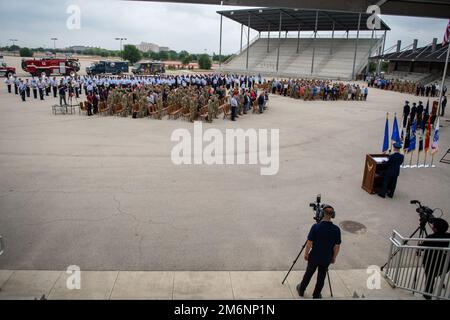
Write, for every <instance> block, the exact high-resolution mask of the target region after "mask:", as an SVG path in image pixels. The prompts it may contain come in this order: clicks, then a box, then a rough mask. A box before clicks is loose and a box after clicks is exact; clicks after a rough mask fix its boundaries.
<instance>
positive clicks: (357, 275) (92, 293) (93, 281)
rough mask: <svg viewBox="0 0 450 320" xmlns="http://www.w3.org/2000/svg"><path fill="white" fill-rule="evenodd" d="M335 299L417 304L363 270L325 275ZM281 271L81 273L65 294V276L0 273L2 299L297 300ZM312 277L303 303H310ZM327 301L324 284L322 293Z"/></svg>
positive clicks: (294, 279) (294, 278)
mask: <svg viewBox="0 0 450 320" xmlns="http://www.w3.org/2000/svg"><path fill="white" fill-rule="evenodd" d="M329 274H330V279H331V285H332V290H333V297H334V299H354V298H361V299H421V297H420V296H417V295H413V294H411V293H408V292H406V291H403V290H401V289H393V288H391V287H390V286H389V285H388V284H387V283H386V281H385V280H384V279H383V278H382V281H381V287H380V288H379V289H372V290H370V289H368V288H367V285H366V281H367V277H368V274H367V273H366V270H362V269H361V270H330V272H329ZM284 276H285V272H282V271H175V272H172V271H137V272H135V271H81V281H80V289H79V290H78V289H73V290H69V289H67V286H66V282H67V279H68V277H69V275H68V274H67V273H66V272H64V271H37V270H16V271H12V270H0V288H1V290H0V300H1V299H35V298H36V299H40V298H42V297H43V296H44V297H45V298H46V299H51V300H53V299H64V300H65V299H100V300H105V299H164V300H171V299H175V300H177V299H186V300H192V299H194V300H195V299H199V300H201V299H221V300H222V299H227V300H233V299H235V300H241V299H301V298H300V297H299V296H298V294H297V292H296V289H295V287H296V285H297V283H298V282H299V281H300V280H301V278H302V276H303V272H302V271H293V272H292V273H291V274H290V275H289V278H288V280H287V281H286V283H285V284H284V285H282V284H281V281H282V279H283V278H284ZM314 284H315V277H314V278H313V279H312V280H311V283H310V285H309V287H308V289H307V291H306V295H305V297H304V299H310V298H311V294H312V290H313V288H314ZM322 295H323V298H324V299H330V298H331V296H330V290H329V287H328V283H327V282H326V283H325V287H324V290H323V292H322Z"/></svg>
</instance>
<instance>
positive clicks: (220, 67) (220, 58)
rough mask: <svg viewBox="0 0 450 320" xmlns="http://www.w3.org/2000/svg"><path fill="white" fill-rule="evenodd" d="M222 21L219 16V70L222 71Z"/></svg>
mask: <svg viewBox="0 0 450 320" xmlns="http://www.w3.org/2000/svg"><path fill="white" fill-rule="evenodd" d="M222 19H223V16H222V15H220V37H219V39H220V40H219V70H221V69H222Z"/></svg>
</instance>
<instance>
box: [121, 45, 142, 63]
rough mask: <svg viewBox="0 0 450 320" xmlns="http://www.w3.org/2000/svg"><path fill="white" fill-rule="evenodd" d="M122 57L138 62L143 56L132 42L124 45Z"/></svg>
mask: <svg viewBox="0 0 450 320" xmlns="http://www.w3.org/2000/svg"><path fill="white" fill-rule="evenodd" d="M122 57H123V59H124V60H128V61H130V63H136V62H138V61H139V60H141V58H142V54H141V52H140V51H139V50H138V48H136V46H134V45H132V44H126V45H125V46H124V47H123V52H122Z"/></svg>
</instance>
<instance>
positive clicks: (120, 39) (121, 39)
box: [115, 38, 127, 60]
mask: <svg viewBox="0 0 450 320" xmlns="http://www.w3.org/2000/svg"><path fill="white" fill-rule="evenodd" d="M115 39H116V40H119V41H120V58H121V59H122V60H123V56H122V41H123V40H127V38H115Z"/></svg>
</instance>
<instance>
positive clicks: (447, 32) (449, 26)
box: [442, 19, 450, 46]
mask: <svg viewBox="0 0 450 320" xmlns="http://www.w3.org/2000/svg"><path fill="white" fill-rule="evenodd" d="M449 38H450V19H448V23H447V28H446V29H445V33H444V41H443V42H442V46H445V45H446V44H447V43H448V41H449Z"/></svg>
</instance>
